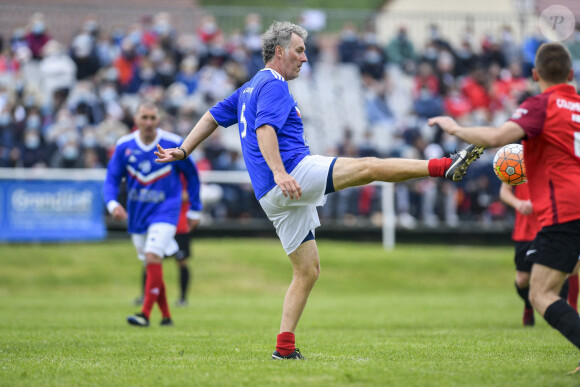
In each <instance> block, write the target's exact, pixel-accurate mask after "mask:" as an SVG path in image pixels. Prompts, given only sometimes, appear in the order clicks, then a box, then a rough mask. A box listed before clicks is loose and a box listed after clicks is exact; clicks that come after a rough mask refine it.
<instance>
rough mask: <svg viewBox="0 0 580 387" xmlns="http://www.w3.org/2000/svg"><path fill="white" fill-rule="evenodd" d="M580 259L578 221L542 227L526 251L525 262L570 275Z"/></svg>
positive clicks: (579, 225)
mask: <svg viewBox="0 0 580 387" xmlns="http://www.w3.org/2000/svg"><path fill="white" fill-rule="evenodd" d="M579 257H580V220H573V221H571V222H566V223H561V224H555V225H553V226H547V227H544V228H542V229H541V230H540V232H538V235H536V239H535V240H534V242H533V243H532V246H531V247H530V249H529V250H528V253H527V257H526V260H527V261H530V262H533V263H539V264H540V265H544V266H547V267H549V268H552V269H555V270H559V271H562V272H564V273H572V271H573V270H574V266H576V264H577V263H578V258H579Z"/></svg>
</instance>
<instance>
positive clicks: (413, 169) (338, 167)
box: [332, 145, 483, 191]
mask: <svg viewBox="0 0 580 387" xmlns="http://www.w3.org/2000/svg"><path fill="white" fill-rule="evenodd" d="M482 152H483V148H482V147H476V146H474V145H469V146H467V147H466V148H465V149H462V150H461V151H459V152H458V153H457V154H454V155H451V157H443V158H441V159H431V160H413V159H397V158H388V159H379V158H376V157H363V158H358V159H356V158H347V157H339V158H338V159H337V160H336V163H335V165H334V170H333V176H332V182H333V184H334V190H335V191H339V190H341V189H345V188H349V187H356V186H360V185H364V184H368V183H372V182H373V181H385V182H392V183H397V182H401V181H406V180H410V179H416V178H420V177H429V176H431V177H446V178H448V179H450V180H453V181H459V180H461V179H462V178H463V175H464V174H465V171H466V170H467V167H468V166H469V164H471V163H472V162H473V161H474V160H476V159H477V158H478V157H479V156H480V155H481V153H482Z"/></svg>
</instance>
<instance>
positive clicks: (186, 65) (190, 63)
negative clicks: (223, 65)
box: [175, 55, 199, 95]
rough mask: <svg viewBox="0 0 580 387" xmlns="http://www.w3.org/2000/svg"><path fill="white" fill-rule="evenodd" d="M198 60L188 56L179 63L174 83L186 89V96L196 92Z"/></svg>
mask: <svg viewBox="0 0 580 387" xmlns="http://www.w3.org/2000/svg"><path fill="white" fill-rule="evenodd" d="M197 69H198V60H197V58H196V57H195V56H193V55H189V56H187V57H185V58H183V60H182V61H181V65H180V70H179V72H178V73H177V75H176V76H175V81H176V82H179V83H182V84H184V85H185V87H186V88H187V94H188V95H192V94H193V93H195V92H196V91H197V84H198V82H199V75H198V72H197Z"/></svg>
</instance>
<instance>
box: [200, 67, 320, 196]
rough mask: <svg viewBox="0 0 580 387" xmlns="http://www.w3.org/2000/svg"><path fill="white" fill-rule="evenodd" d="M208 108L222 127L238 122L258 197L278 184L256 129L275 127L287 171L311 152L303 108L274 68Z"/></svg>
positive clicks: (249, 170)
mask: <svg viewBox="0 0 580 387" xmlns="http://www.w3.org/2000/svg"><path fill="white" fill-rule="evenodd" d="M209 111H210V113H211V115H212V116H213V117H214V119H215V120H216V122H217V123H218V124H219V125H221V126H223V127H228V126H230V125H233V124H235V123H238V128H239V131H240V139H241V141H242V153H243V155H244V161H245V162H246V167H247V168H248V173H249V174H250V180H251V181H252V186H253V187H254V193H255V194H256V198H257V199H258V200H259V199H260V198H261V197H262V196H264V195H265V194H266V193H268V191H270V190H271V189H272V188H273V187H274V186H275V185H276V183H275V182H274V175H273V174H272V171H271V170H270V168H269V167H268V164H267V163H266V160H265V159H264V157H263V156H262V152H260V147H259V146H258V139H257V137H256V129H257V128H259V127H260V126H262V125H270V126H271V127H273V128H274V130H276V135H277V137H278V144H279V147H280V156H281V157H282V162H283V163H284V167H285V168H286V172H288V173H290V172H292V170H293V169H294V168H295V167H296V165H298V163H299V162H300V161H301V160H302V159H303V158H304V157H305V156H307V155H309V154H310V149H309V148H308V144H307V143H306V140H305V139H304V127H303V125H302V119H301V118H300V111H299V110H298V107H297V105H296V101H294V98H293V97H292V94H290V91H289V90H288V83H287V82H286V81H285V80H284V78H283V77H282V76H281V75H280V74H278V73H277V72H276V71H274V70H272V69H268V68H266V69H263V70H262V71H260V72H258V73H257V74H256V75H255V76H254V77H253V78H252V79H251V80H250V81H249V82H247V83H246V84H245V85H243V86H242V87H240V88H239V89H238V90H236V91H235V92H234V93H233V94H232V95H230V96H229V97H228V98H226V99H224V100H223V101H221V102H219V103H218V104H216V105H215V106H214V107H212V108H211V109H210V110H209Z"/></svg>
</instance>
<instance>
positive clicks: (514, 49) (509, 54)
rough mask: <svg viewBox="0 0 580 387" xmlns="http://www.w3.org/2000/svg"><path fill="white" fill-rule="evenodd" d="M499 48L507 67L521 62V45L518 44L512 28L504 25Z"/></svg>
mask: <svg viewBox="0 0 580 387" xmlns="http://www.w3.org/2000/svg"><path fill="white" fill-rule="evenodd" d="M499 47H500V51H501V54H502V56H503V58H504V60H505V63H506V66H510V64H511V63H514V62H521V61H522V56H521V51H520V50H519V45H518V44H517V43H516V41H515V38H514V33H513V31H512V28H511V26H509V25H504V26H503V27H502V29H501V32H500V40H499Z"/></svg>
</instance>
